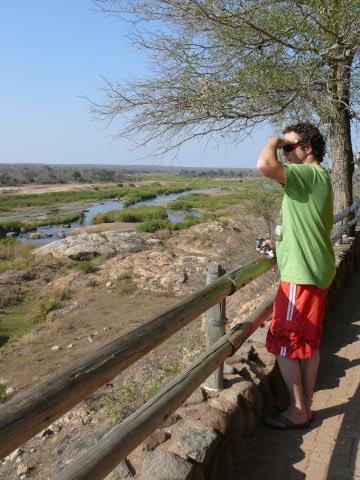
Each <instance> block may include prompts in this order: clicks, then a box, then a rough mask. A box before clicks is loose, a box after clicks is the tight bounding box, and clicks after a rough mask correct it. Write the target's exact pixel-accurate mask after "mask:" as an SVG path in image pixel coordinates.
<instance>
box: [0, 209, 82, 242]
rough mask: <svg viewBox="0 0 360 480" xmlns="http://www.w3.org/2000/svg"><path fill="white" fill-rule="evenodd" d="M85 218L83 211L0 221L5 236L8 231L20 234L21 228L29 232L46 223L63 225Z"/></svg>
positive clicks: (0, 232) (0, 234) (0, 235)
mask: <svg viewBox="0 0 360 480" xmlns="http://www.w3.org/2000/svg"><path fill="white" fill-rule="evenodd" d="M83 219H84V214H83V213H82V212H69V213H63V214H59V215H49V216H46V217H41V218H31V219H28V220H5V221H3V222H0V237H4V236H5V235H6V234H7V233H8V232H15V233H16V234H19V233H20V231H21V230H23V231H26V232H28V231H30V230H35V229H36V228H37V227H42V226H45V225H61V224H63V223H72V222H78V221H81V220H83Z"/></svg>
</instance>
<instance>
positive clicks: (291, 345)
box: [266, 282, 328, 358]
mask: <svg viewBox="0 0 360 480" xmlns="http://www.w3.org/2000/svg"><path fill="white" fill-rule="evenodd" d="M327 292H328V289H327V288H319V287H317V286H316V285H297V284H295V283H289V282H280V285H279V290H278V292H277V295H276V298H275V301H274V308H273V316H272V320H271V324H270V327H269V331H268V334H267V338H266V348H267V350H268V352H271V353H274V354H275V355H280V356H282V357H286V358H311V357H312V354H313V351H314V350H317V349H318V348H319V346H320V339H321V333H322V326H323V321H324V315H325V305H326V296H327Z"/></svg>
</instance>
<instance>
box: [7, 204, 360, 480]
mask: <svg viewBox="0 0 360 480" xmlns="http://www.w3.org/2000/svg"><path fill="white" fill-rule="evenodd" d="M359 206H360V199H359V200H357V201H356V202H354V204H353V205H352V206H351V207H350V208H349V209H346V210H344V211H343V212H341V213H339V214H337V215H335V216H334V224H336V223H338V222H339V221H341V220H342V219H344V218H345V217H347V215H348V214H349V213H350V212H355V216H354V219H353V220H352V221H351V222H349V223H347V224H346V225H343V226H342V227H340V229H339V230H338V231H336V232H335V234H334V235H333V236H332V241H333V243H335V242H336V240H338V239H339V238H341V236H342V235H343V234H344V233H345V232H346V231H347V230H348V229H349V228H350V227H352V226H353V225H355V224H356V223H357V222H358V221H359V219H360V214H359ZM274 265H275V260H273V259H267V258H259V259H258V260H256V261H254V262H252V263H250V264H248V265H246V266H244V267H240V268H236V269H234V270H232V271H231V272H229V273H227V274H225V275H223V276H222V277H220V278H219V279H218V280H216V281H214V282H213V283H211V284H210V285H208V286H206V287H205V288H204V289H202V290H200V291H198V292H196V293H195V294H194V295H192V296H190V297H189V298H187V299H185V300H184V301H182V302H180V303H178V304H176V305H175V306H174V307H172V308H170V309H168V310H166V311H165V312H162V313H160V314H158V315H156V316H154V317H152V318H150V319H149V320H148V321H147V322H145V323H144V324H143V325H142V326H141V327H139V328H137V329H135V330H133V331H132V332H130V333H128V334H126V335H124V336H122V337H119V338H117V339H115V340H113V341H112V342H109V343H108V344H106V345H104V346H103V347H101V348H99V349H98V350H96V351H95V352H93V353H91V354H89V355H87V356H86V357H85V358H83V359H82V360H81V361H78V362H76V363H73V364H72V365H70V366H69V367H67V368H66V369H65V370H63V371H61V372H59V373H57V374H56V375H54V376H52V377H50V378H49V379H47V380H45V381H43V382H42V383H40V384H38V385H36V386H34V387H31V388H29V389H28V390H26V391H25V392H23V393H21V394H19V395H17V396H16V397H14V398H13V399H11V400H9V401H8V402H6V403H5V404H4V405H3V406H2V407H1V408H0V458H3V457H5V456H6V455H8V454H9V453H11V452H12V451H13V450H14V449H15V448H17V447H19V446H20V445H22V444H23V443H24V442H26V441H27V440H29V439H31V438H32V437H33V436H34V435H36V434H37V433H38V432H40V431H41V430H43V429H44V428H45V427H46V426H48V425H49V424H51V423H52V422H53V421H54V420H56V419H57V418H59V417H60V416H61V415H63V414H64V413H66V412H67V411H68V410H70V409H71V408H72V407H74V406H75V405H76V404H78V403H79V402H81V401H82V400H84V399H85V398H87V397H88V396H89V395H90V394H91V393H93V392H94V391H96V390H97V389H98V388H100V387H101V386H102V385H104V384H105V383H107V382H108V381H109V380H111V379H113V378H114V377H115V376H117V375H119V374H120V373H121V372H122V371H123V370H125V369H126V368H127V367H128V366H129V365H131V364H132V363H134V362H135V361H136V360H138V359H139V358H141V357H142V356H144V355H145V354H146V353H148V352H149V351H150V350H152V349H153V348H155V347H156V346H157V345H159V344H160V343H162V342H163V341H164V340H166V339H167V338H168V337H170V336H171V335H173V334H174V333H175V332H177V331H178V330H180V329H181V328H182V327H184V326H185V325H186V324H188V323H189V322H191V321H192V320H194V319H195V318H197V317H198V316H199V315H200V314H202V313H204V312H205V311H207V310H208V309H209V308H211V307H213V306H214V305H217V304H219V303H221V302H224V301H225V299H226V297H227V296H229V295H232V294H233V293H235V292H236V291H237V290H239V289H241V288H242V287H243V286H245V285H246V284H248V283H249V282H251V281H252V280H253V279H255V278H257V277H259V276H260V275H262V274H263V273H265V272H266V271H268V270H269V269H270V268H272V267H273V266H274ZM273 300H274V295H271V296H270V297H268V298H266V299H265V300H264V302H262V303H261V305H259V306H258V307H257V308H256V310H254V311H253V312H252V313H251V315H250V316H249V317H248V318H247V319H246V320H245V321H244V322H242V323H241V324H238V325H235V326H234V327H233V328H231V329H230V330H229V331H228V332H227V333H226V334H225V335H224V336H222V337H221V339H219V340H217V341H216V342H215V343H214V344H213V345H211V346H209V348H208V349H207V350H206V351H205V352H204V353H203V354H202V355H200V356H199V357H198V358H197V359H196V360H195V361H194V362H193V363H192V364H190V365H189V366H188V367H187V368H186V369H185V370H184V371H183V372H182V373H180V374H179V375H177V376H176V377H175V378H174V379H173V380H172V381H171V382H170V383H169V384H168V385H166V386H165V387H164V388H163V389H162V390H161V391H160V392H159V393H158V394H157V395H156V396H155V397H153V398H152V399H150V400H149V401H148V402H146V403H145V404H144V405H143V406H142V407H141V408H140V409H139V410H137V411H136V412H135V413H133V414H132V415H131V416H130V417H128V418H127V419H126V420H124V421H123V422H122V423H121V424H119V425H118V426H116V427H115V428H113V429H112V430H111V431H110V432H109V433H108V434H106V435H105V436H104V437H103V438H102V439H101V440H100V441H99V442H98V443H97V444H96V445H95V446H94V447H93V448H91V449H90V450H89V451H88V452H86V453H85V454H84V455H82V456H81V457H80V458H79V459H77V460H76V461H74V462H73V463H72V464H70V465H69V466H67V467H66V468H65V469H64V470H63V472H62V473H61V474H60V475H59V476H58V480H69V479H72V480H75V479H77V480H80V479H83V480H85V479H86V480H91V479H94V480H99V479H102V478H104V477H106V476H107V475H108V474H109V473H110V472H111V471H112V470H113V469H114V468H115V467H116V465H117V464H118V463H120V462H121V460H123V459H124V458H125V457H126V456H127V455H128V454H129V453H130V452H131V451H132V450H133V449H134V448H135V447H136V446H137V445H139V444H140V443H141V442H142V441H143V440H144V439H145V438H146V437H147V436H148V435H149V434H150V433H152V432H153V431H154V430H155V429H156V428H157V427H159V426H160V425H161V424H162V423H163V422H164V420H165V419H166V418H167V417H168V416H169V415H170V414H171V413H173V412H174V411H175V410H176V409H177V408H178V407H179V406H180V405H181V404H182V403H183V402H184V401H185V400H186V398H187V397H188V396H189V395H190V394H191V393H192V392H193V391H194V390H195V389H196V388H197V387H198V386H199V385H200V384H201V383H202V382H203V381H204V380H205V379H206V378H207V377H208V376H209V375H210V374H211V373H212V372H214V370H216V369H217V368H218V367H219V366H220V365H222V364H223V362H224V360H225V359H226V358H227V357H229V356H231V355H232V354H233V353H234V352H235V351H236V350H237V349H238V348H239V347H240V346H241V345H242V344H243V343H244V342H245V341H246V340H247V339H248V338H249V336H250V335H251V334H252V333H253V332H254V330H255V329H256V328H257V327H258V326H259V325H260V324H262V323H263V322H264V321H265V320H266V319H267V318H268V317H269V316H270V314H271V309H272V303H273ZM220 383H221V382H220Z"/></svg>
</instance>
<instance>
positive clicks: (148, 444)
mask: <svg viewBox="0 0 360 480" xmlns="http://www.w3.org/2000/svg"><path fill="white" fill-rule="evenodd" d="M168 438H170V435H169V434H168V433H166V432H164V430H160V429H158V430H155V432H153V433H152V434H151V435H149V436H148V438H147V439H146V440H144V441H143V442H142V443H141V444H140V445H139V446H138V447H137V449H138V450H139V451H142V452H150V451H152V450H155V448H156V447H158V446H159V445H161V444H162V443H164V442H166V440H167V439H168Z"/></svg>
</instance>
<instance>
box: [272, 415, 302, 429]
mask: <svg viewBox="0 0 360 480" xmlns="http://www.w3.org/2000/svg"><path fill="white" fill-rule="evenodd" d="M263 424H264V425H265V426H266V427H269V428H274V429H275V430H305V429H307V428H309V427H310V423H309V422H305V423H294V422H292V421H291V420H290V419H288V418H286V417H284V415H281V414H279V415H272V416H271V417H268V418H265V420H263Z"/></svg>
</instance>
